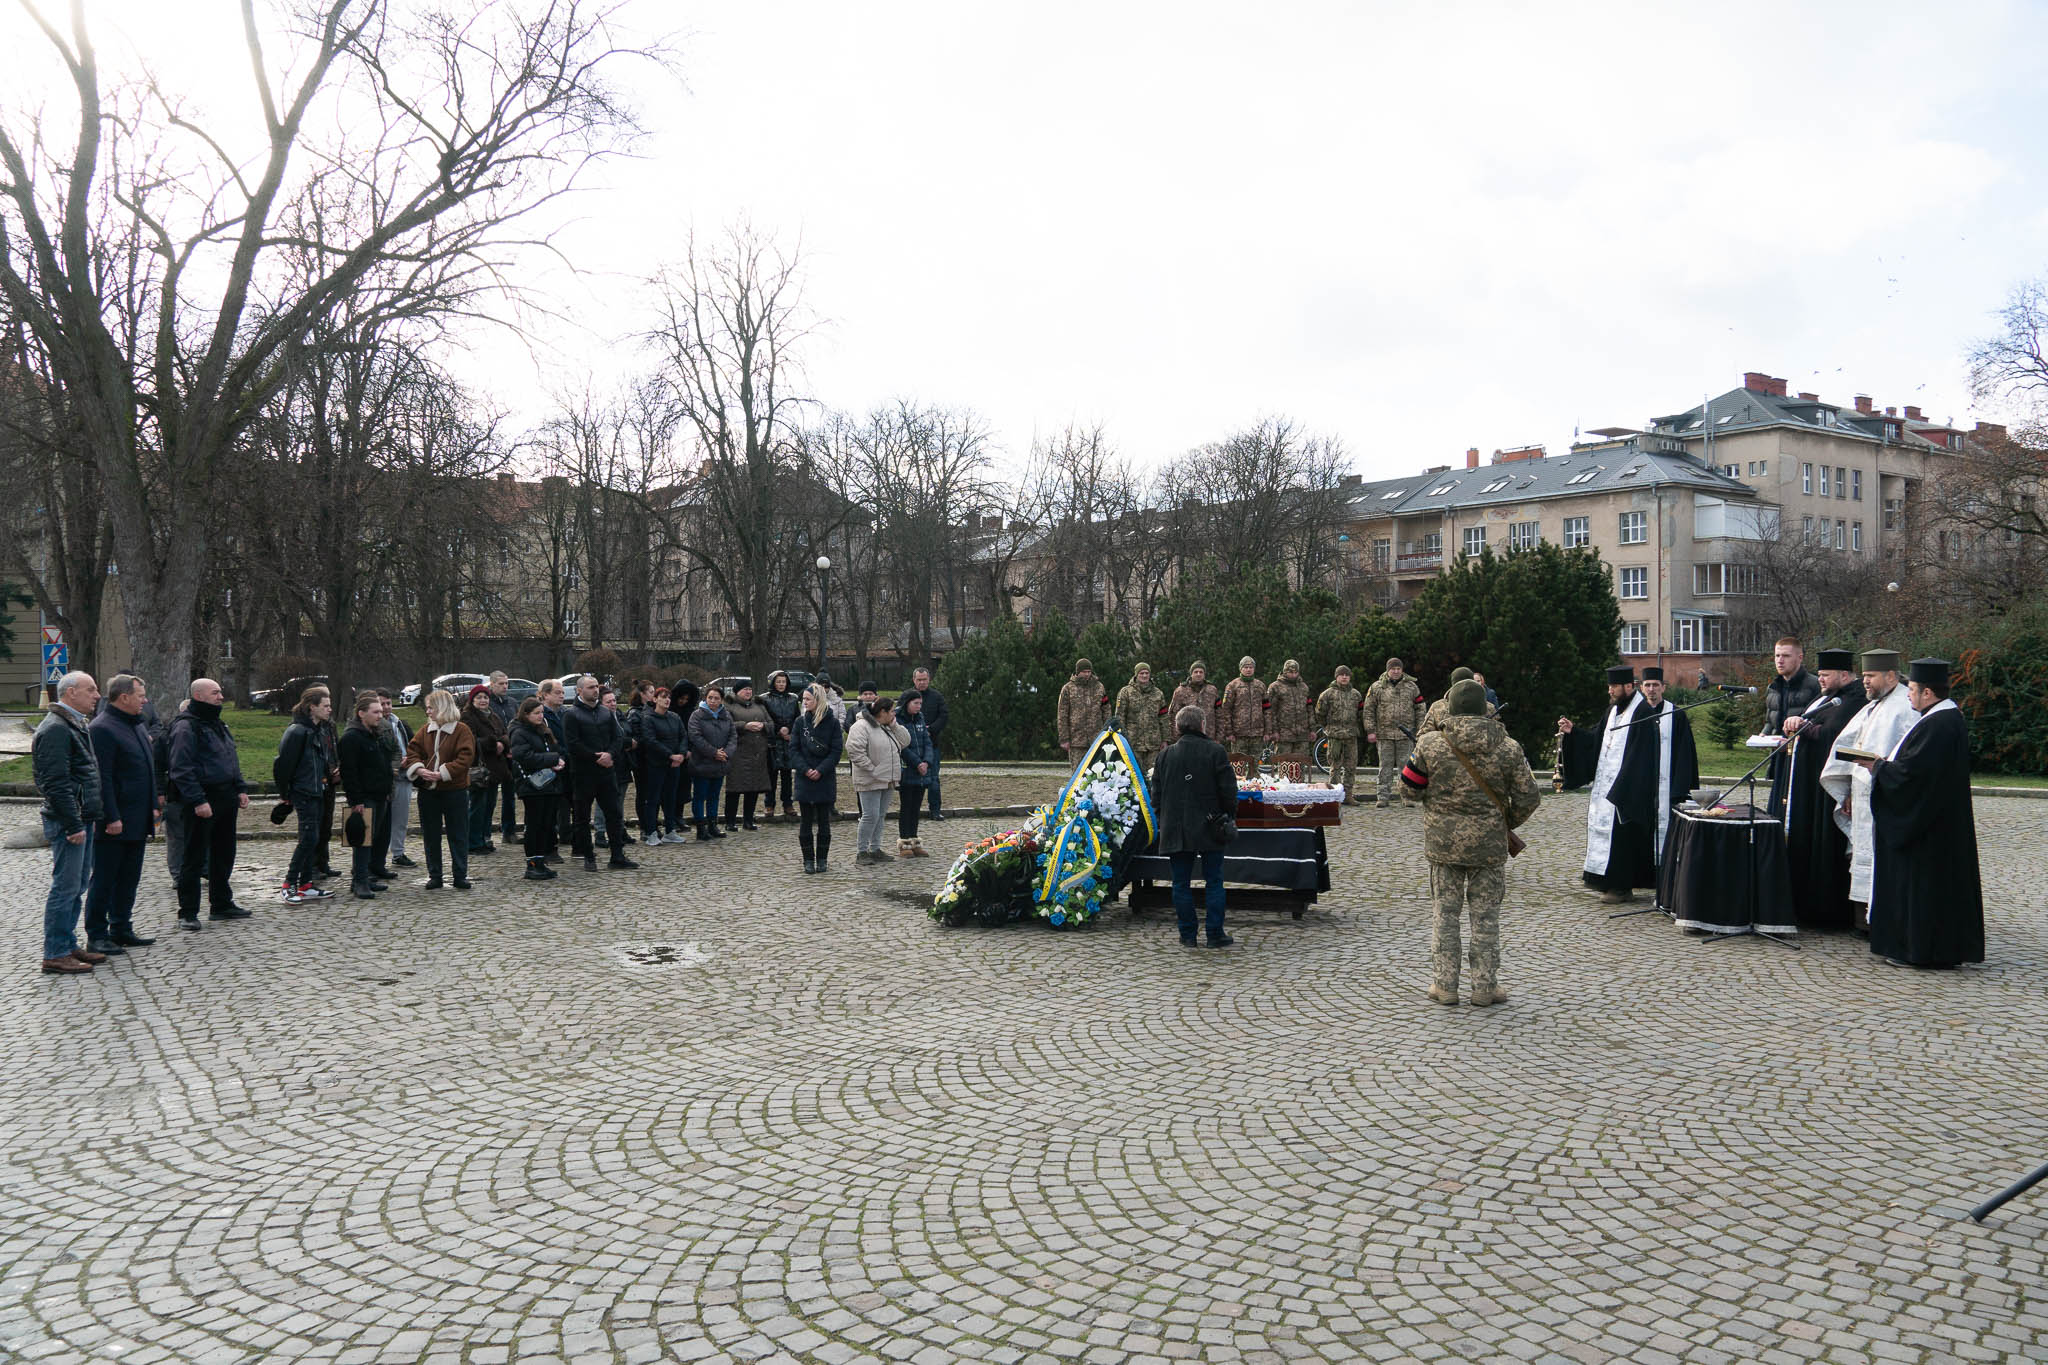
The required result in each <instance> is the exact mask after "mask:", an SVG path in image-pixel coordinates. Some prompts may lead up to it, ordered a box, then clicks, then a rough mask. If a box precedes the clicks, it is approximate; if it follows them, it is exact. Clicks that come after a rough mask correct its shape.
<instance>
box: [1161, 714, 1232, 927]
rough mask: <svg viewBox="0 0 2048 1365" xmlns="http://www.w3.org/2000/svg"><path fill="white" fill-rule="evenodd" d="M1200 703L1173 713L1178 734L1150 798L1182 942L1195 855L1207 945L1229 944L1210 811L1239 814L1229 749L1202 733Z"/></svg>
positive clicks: (1191, 907) (1191, 905)
mask: <svg viewBox="0 0 2048 1365" xmlns="http://www.w3.org/2000/svg"><path fill="white" fill-rule="evenodd" d="M1202 719H1203V717H1202V712H1201V708H1199V707H1194V706H1184V707H1182V708H1181V711H1180V714H1179V715H1178V716H1176V717H1175V718H1174V726H1175V728H1176V729H1177V730H1178V731H1179V732H1180V735H1179V738H1177V739H1175V740H1174V742H1173V743H1171V744H1169V745H1167V746H1166V749H1165V751H1164V752H1162V753H1161V754H1160V755H1159V761H1158V762H1157V763H1156V764H1154V765H1153V768H1152V801H1153V807H1154V809H1155V811H1156V812H1157V814H1158V816H1159V845H1158V847H1159V851H1160V852H1161V853H1163V854H1165V855H1166V860H1167V862H1169V863H1170V864H1172V866H1173V909H1174V913H1175V914H1176V915H1177V916H1178V917H1179V919H1180V941H1181V944H1182V946H1184V947H1188V948H1192V947H1194V946H1195V888H1194V871H1195V859H1196V858H1197V857H1199V858H1200V859H1201V861H1202V885H1203V888H1204V891H1205V893H1206V897H1207V901H1206V909H1207V912H1208V914H1207V929H1208V935H1209V946H1210V947H1211V948H1228V947H1229V946H1230V945H1231V944H1232V943H1233V942H1235V940H1234V939H1232V938H1231V937H1230V935H1228V934H1226V933H1224V932H1223V898H1224V892H1223V845H1222V844H1220V843H1218V842H1217V841H1216V839H1215V838H1214V836H1213V835H1212V834H1211V832H1210V828H1209V817H1210V816H1212V815H1215V814H1218V813H1219V812H1220V813H1222V814H1224V815H1229V816H1233V817H1234V816H1235V815H1236V814H1237V773H1236V772H1235V771H1233V770H1232V768H1231V766H1230V753H1229V751H1228V750H1226V749H1225V748H1224V747H1223V746H1222V745H1221V744H1218V743H1217V742H1216V741H1215V740H1213V739H1210V738H1209V737H1208V736H1207V735H1206V734H1203V733H1202Z"/></svg>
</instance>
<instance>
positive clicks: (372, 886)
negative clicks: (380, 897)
mask: <svg viewBox="0 0 2048 1365" xmlns="http://www.w3.org/2000/svg"><path fill="white" fill-rule="evenodd" d="M349 891H350V893H351V894H353V895H354V896H355V898H356V899H357V900H359V901H373V900H375V899H377V887H376V883H374V882H357V883H356V884H355V885H354V886H352V887H350V888H349Z"/></svg>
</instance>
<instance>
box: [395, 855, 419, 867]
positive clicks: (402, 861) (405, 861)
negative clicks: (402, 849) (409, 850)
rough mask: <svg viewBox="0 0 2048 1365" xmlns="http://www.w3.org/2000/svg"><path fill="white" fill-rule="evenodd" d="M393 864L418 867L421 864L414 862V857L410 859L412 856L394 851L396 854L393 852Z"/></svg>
mask: <svg viewBox="0 0 2048 1365" xmlns="http://www.w3.org/2000/svg"><path fill="white" fill-rule="evenodd" d="M391 865H392V866H393V867H418V866H419V864H418V863H416V862H414V861H413V860H412V859H410V858H408V857H406V856H405V855H404V854H403V853H394V854H392V855H391Z"/></svg>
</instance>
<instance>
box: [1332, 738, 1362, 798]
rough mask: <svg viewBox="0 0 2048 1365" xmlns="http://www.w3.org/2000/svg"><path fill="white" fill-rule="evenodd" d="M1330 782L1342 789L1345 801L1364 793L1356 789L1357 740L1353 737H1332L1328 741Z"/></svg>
mask: <svg viewBox="0 0 2048 1365" xmlns="http://www.w3.org/2000/svg"><path fill="white" fill-rule="evenodd" d="M1330 784H1331V785H1332V786H1337V787H1342V788H1343V789H1344V799H1345V800H1346V801H1351V800H1355V799H1357V798H1358V797H1360V796H1362V795H1364V793H1363V792H1361V791H1359V790H1358V741H1357V740H1355V739H1333V740H1331V741H1330Z"/></svg>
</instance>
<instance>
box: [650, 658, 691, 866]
mask: <svg viewBox="0 0 2048 1365" xmlns="http://www.w3.org/2000/svg"><path fill="white" fill-rule="evenodd" d="M639 736H640V749H639V756H640V776H639V778H638V779H637V780H638V781H639V783H640V838H641V841H642V842H644V843H647V844H661V843H671V844H680V843H682V842H683V836H682V834H681V833H680V832H679V830H678V828H677V827H678V826H680V825H681V824H682V823H683V759H684V757H685V756H686V755H687V754H688V752H689V743H688V741H687V740H686V739H685V738H684V735H683V718H682V717H681V716H679V715H677V714H676V713H675V712H674V711H673V710H671V709H670V708H669V690H668V689H667V688H666V687H657V688H655V689H654V697H653V701H652V702H651V704H650V705H648V707H647V708H646V709H645V710H643V711H641V712H640V723H639Z"/></svg>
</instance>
